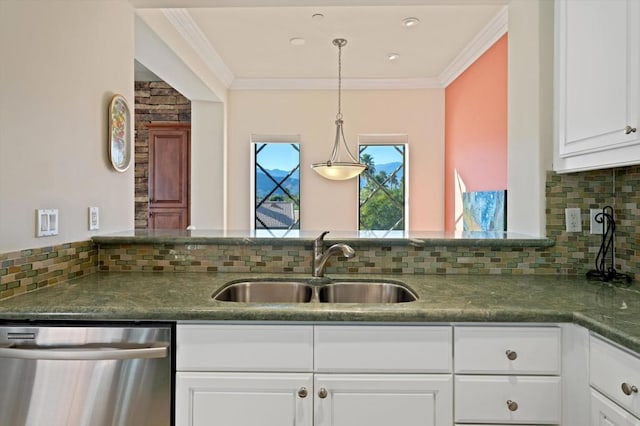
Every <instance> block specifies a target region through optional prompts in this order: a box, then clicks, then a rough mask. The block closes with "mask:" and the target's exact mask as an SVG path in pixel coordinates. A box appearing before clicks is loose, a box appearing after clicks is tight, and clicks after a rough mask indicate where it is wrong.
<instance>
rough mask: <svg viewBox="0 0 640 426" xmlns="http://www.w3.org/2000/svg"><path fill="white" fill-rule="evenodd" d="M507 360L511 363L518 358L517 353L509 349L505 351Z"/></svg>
mask: <svg viewBox="0 0 640 426" xmlns="http://www.w3.org/2000/svg"><path fill="white" fill-rule="evenodd" d="M506 354H507V358H509V359H510V360H511V361H513V360H514V359H516V358H518V353H517V352H516V351H512V350H510V349H507V352H506Z"/></svg>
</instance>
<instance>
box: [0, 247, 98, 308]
mask: <svg viewBox="0 0 640 426" xmlns="http://www.w3.org/2000/svg"><path fill="white" fill-rule="evenodd" d="M97 264H98V248H97V247H96V245H95V244H93V242H92V241H79V242H75V243H68V244H60V245H57V246H50V247H41V248H37V249H28V250H21V251H16V252H11V253H2V254H0V299H5V298H7V297H11V296H17V295H18V294H22V293H24V292H27V291H33V290H37V289H39V288H43V287H47V286H49V285H53V284H57V283H60V282H63V281H67V280H70V279H72V278H77V277H80V276H83V275H88V274H91V273H93V272H95V271H96V266H97Z"/></svg>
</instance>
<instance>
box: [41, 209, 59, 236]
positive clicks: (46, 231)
mask: <svg viewBox="0 0 640 426" xmlns="http://www.w3.org/2000/svg"><path fill="white" fill-rule="evenodd" d="M58 221H59V214H58V209H37V210H36V237H49V236H52V235H58V233H59V230H58Z"/></svg>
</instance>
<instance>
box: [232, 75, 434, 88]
mask: <svg viewBox="0 0 640 426" xmlns="http://www.w3.org/2000/svg"><path fill="white" fill-rule="evenodd" d="M442 87H443V86H442V85H441V84H440V82H439V81H438V80H437V79H435V78H395V79H382V78H379V79H378V78H369V79H364V78H363V79H342V88H343V89H346V90H384V89H440V88H442ZM337 88H338V80H337V79H334V78H298V79H295V78H292V79H287V78H237V79H235V80H234V81H233V83H232V84H231V86H230V87H229V89H230V90H335V89H337Z"/></svg>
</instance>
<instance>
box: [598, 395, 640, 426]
mask: <svg viewBox="0 0 640 426" xmlns="http://www.w3.org/2000/svg"><path fill="white" fill-rule="evenodd" d="M591 426H640V420H638V419H637V418H636V417H634V416H632V415H631V414H630V413H628V412H627V411H625V410H623V409H622V408H620V407H619V406H617V405H616V404H614V403H613V402H612V401H611V400H609V399H608V398H605V397H604V396H602V395H601V394H600V393H599V392H598V391H596V390H593V389H592V390H591Z"/></svg>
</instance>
